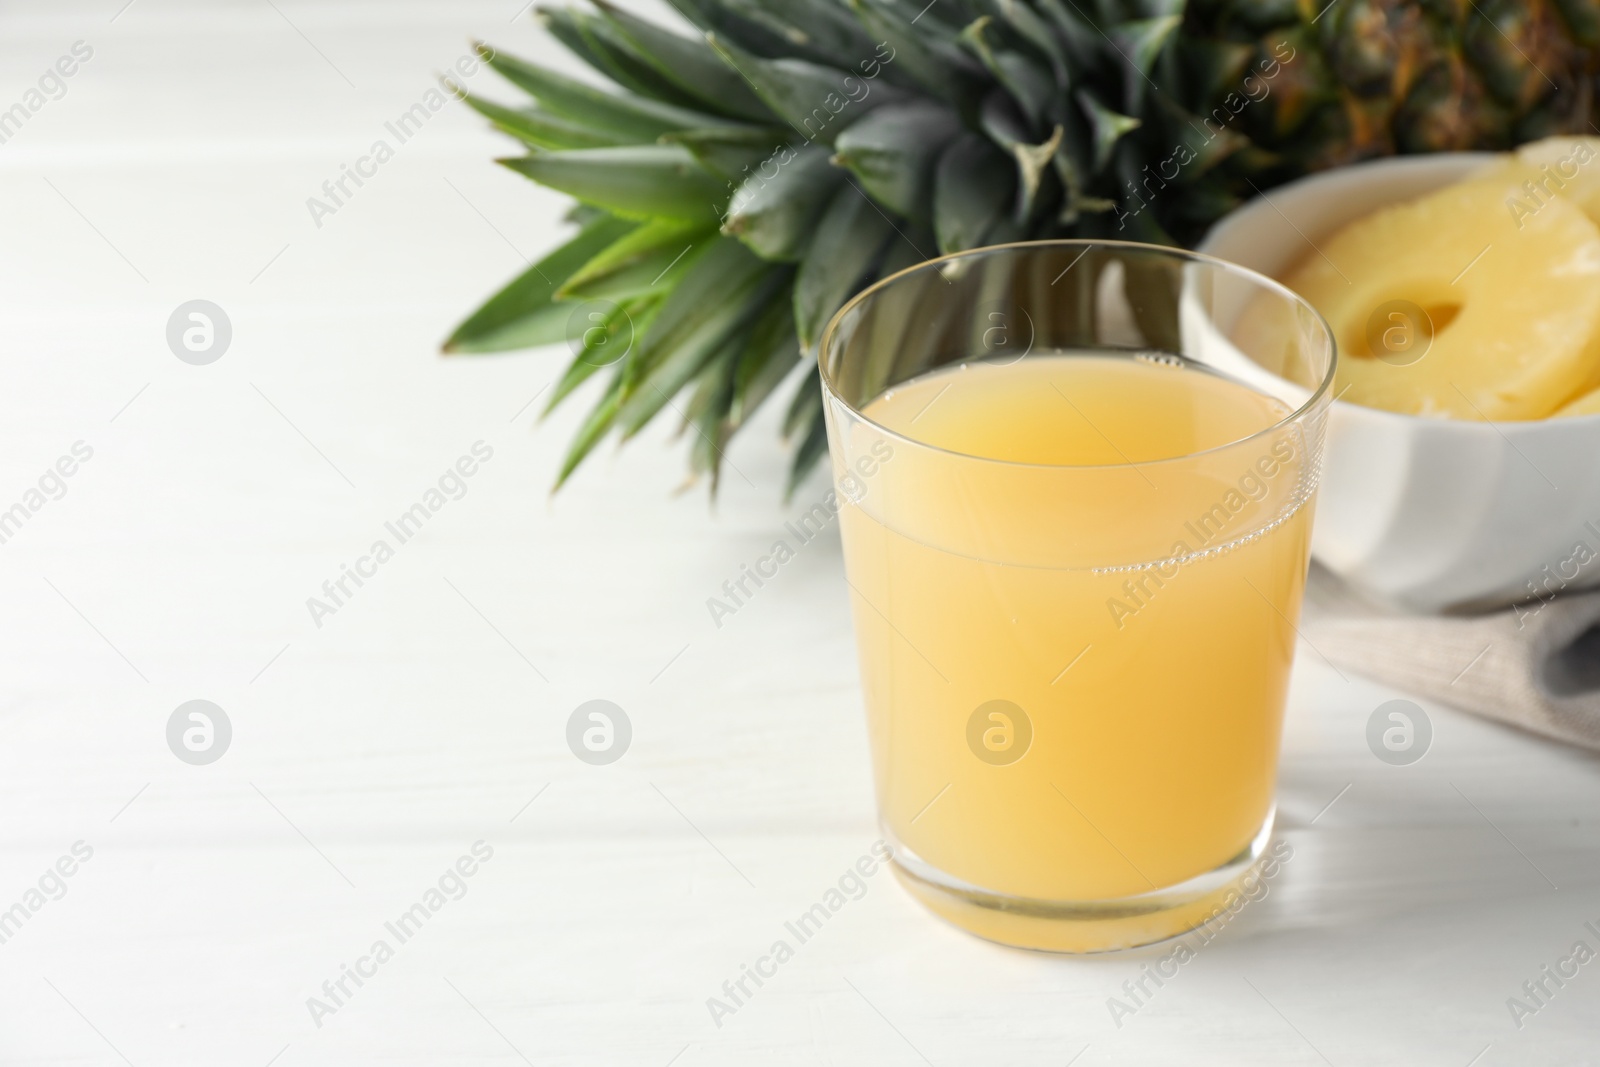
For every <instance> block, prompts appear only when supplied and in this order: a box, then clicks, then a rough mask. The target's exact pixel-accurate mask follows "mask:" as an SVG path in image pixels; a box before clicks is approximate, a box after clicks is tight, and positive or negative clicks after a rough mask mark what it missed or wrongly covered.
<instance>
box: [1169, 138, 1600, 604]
mask: <svg viewBox="0 0 1600 1067" xmlns="http://www.w3.org/2000/svg"><path fill="white" fill-rule="evenodd" d="M1493 158H1494V157H1492V156H1489V155H1483V154H1478V153H1450V154H1440V155H1432V156H1413V157H1406V158H1395V159H1384V160H1377V161H1374V162H1370V163H1362V164H1357V165H1355V166H1351V167H1344V168H1341V169H1339V170H1334V171H1329V172H1327V173H1324V174H1318V175H1314V176H1312V177H1310V178H1304V179H1302V180H1300V181H1298V182H1294V183H1293V184H1290V185H1285V186H1282V187H1280V188H1278V189H1274V190H1272V191H1270V192H1269V193H1267V194H1266V195H1265V196H1262V197H1258V198H1257V199H1255V200H1253V201H1251V202H1250V203H1248V204H1246V205H1244V206H1243V207H1241V208H1239V209H1238V210H1236V211H1233V212H1231V213H1230V214H1229V215H1227V216H1226V217H1224V218H1223V219H1222V220H1221V221H1220V222H1218V223H1217V225H1216V226H1215V227H1213V228H1212V230H1211V232H1210V233H1209V234H1208V235H1207V236H1206V239H1205V241H1204V243H1202V244H1201V245H1200V248H1199V250H1200V251H1201V252H1206V253H1209V254H1210V255H1214V256H1218V257H1220V258H1222V259H1227V260H1232V261H1233V262H1235V263H1238V264H1240V265H1242V266H1246V267H1250V268H1251V269H1253V270H1257V271H1260V272H1261V273H1263V274H1266V275H1269V276H1272V277H1280V276H1281V275H1283V274H1284V273H1285V272H1287V271H1288V270H1289V269H1290V268H1292V267H1293V266H1295V265H1296V264H1297V263H1299V262H1300V261H1301V260H1302V259H1304V258H1305V257H1306V256H1308V255H1314V254H1315V252H1314V250H1313V248H1312V245H1313V243H1318V244H1320V243H1321V242H1322V240H1323V239H1324V238H1325V237H1328V236H1330V235H1331V234H1332V233H1333V232H1334V231H1335V230H1337V229H1338V228H1339V227H1341V226H1342V225H1344V224H1345V223H1347V222H1351V221H1353V220H1354V219H1356V218H1359V217H1360V216H1362V215H1364V214H1367V213H1368V212H1370V211H1372V210H1374V209H1375V208H1378V207H1381V206H1383V205H1385V204H1390V203H1394V202H1396V201H1400V200H1407V199H1410V198H1412V197H1416V196H1419V195H1421V194H1423V193H1426V192H1428V191H1430V190H1433V189H1436V188H1438V187H1440V186H1443V185H1448V184H1450V183H1452V182H1454V181H1457V180H1459V179H1460V178H1462V177H1464V176H1466V175H1467V174H1469V173H1471V172H1472V171H1473V170H1475V169H1477V168H1479V167H1482V166H1483V165H1484V164H1485V163H1487V162H1488V161H1489V160H1491V159H1493ZM1580 546H1581V549H1580ZM1313 553H1314V554H1315V556H1316V558H1317V559H1318V560H1319V561H1320V562H1321V563H1322V564H1323V565H1324V566H1326V567H1327V568H1328V569H1329V570H1331V571H1333V572H1334V573H1336V574H1338V575H1340V576H1342V577H1343V578H1345V579H1346V580H1347V581H1349V582H1350V583H1352V584H1353V585H1355V586H1356V587H1357V588H1359V589H1361V590H1362V591H1364V592H1365V593H1366V594H1367V595H1369V596H1371V597H1373V598H1374V599H1377V600H1381V601H1386V602H1389V603H1392V604H1397V605H1400V606H1403V607H1407V608H1410V609H1412V610H1417V611H1442V610H1448V609H1453V608H1455V609H1476V608H1488V607H1496V606H1503V605H1505V604H1510V603H1513V602H1515V601H1519V600H1527V599H1530V598H1532V597H1534V596H1539V597H1547V596H1549V595H1551V594H1553V593H1555V592H1558V591H1561V590H1563V589H1566V590H1572V589H1577V588H1581V587H1584V586H1590V585H1594V584H1596V583H1597V582H1600V562H1596V563H1594V564H1592V565H1588V566H1584V565H1583V564H1584V562H1585V561H1587V560H1588V559H1590V558H1591V557H1600V416H1597V415H1590V416H1580V417H1576V418H1564V419H1551V420H1545V421H1539V422H1494V423H1486V422H1466V421H1459V420H1446V419H1425V418H1420V417H1417V416H1413V415H1398V414H1395V413H1392V412H1387V411H1378V410H1376V409H1373V408H1365V407H1360V406H1358V405H1355V404H1348V403H1343V402H1336V403H1335V404H1334V405H1333V410H1332V412H1331V413H1330V417H1329V422H1328V443H1327V455H1326V460H1325V467H1324V472H1323V479H1322V488H1321V492H1320V494H1319V498H1318V503H1317V519H1316V532H1315V535H1314V539H1313Z"/></svg>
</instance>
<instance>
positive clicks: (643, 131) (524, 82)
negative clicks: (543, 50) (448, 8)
mask: <svg viewBox="0 0 1600 1067" xmlns="http://www.w3.org/2000/svg"><path fill="white" fill-rule="evenodd" d="M478 55H479V56H481V57H482V58H483V60H484V62H486V63H488V64H489V66H491V67H493V68H494V69H495V70H496V71H497V72H499V73H500V74H501V75H502V76H503V77H504V78H505V79H506V80H507V81H509V82H511V84H513V85H515V86H516V87H517V88H519V89H521V90H522V91H524V92H526V93H528V94H529V95H530V96H532V97H533V98H534V99H536V100H538V101H539V103H540V104H542V105H543V106H544V107H545V108H546V109H547V110H549V111H552V112H554V113H556V114H557V115H560V116H562V117H563V118H566V119H568V120H570V121H572V122H576V123H578V124H580V125H582V126H587V127H592V128H594V129H598V130H605V131H608V132H610V133H613V134H617V135H620V136H621V137H624V138H626V139H627V140H630V141H653V140H655V139H656V138H657V137H660V136H661V135H662V134H664V133H668V132H670V131H672V130H689V129H696V128H699V127H705V126H716V125H718V124H719V123H721V122H723V121H726V120H723V119H720V118H718V117H716V116H714V115H707V114H705V113H704V112H700V111H691V110H689V109H687V108H681V107H676V106H674V105H672V104H663V103H661V102H660V101H657V100H650V99H647V98H645V97H641V96H619V95H617V94H616V93H608V92H604V91H602V90H600V89H596V88H594V87H593V86H590V85H586V84H584V83H583V82H580V81H578V80H576V79H574V78H569V77H567V76H566V75H565V74H557V73H556V72H555V71H553V70H549V69H547V68H545V67H541V66H538V65H537V64H534V63H529V62H527V61H526V60H522V59H518V58H516V57H515V56H511V55H507V54H506V53H504V52H496V51H494V50H493V49H491V48H490V47H489V46H488V45H485V44H481V43H480V44H479V45H478Z"/></svg>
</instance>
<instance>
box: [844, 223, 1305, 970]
mask: <svg viewBox="0 0 1600 1067" xmlns="http://www.w3.org/2000/svg"><path fill="white" fill-rule="evenodd" d="M818 359H819V363H820V371H821V379H822V390H823V401H824V406H825V409H826V417H827V426H828V439H829V445H830V454H831V458H832V464H833V474H834V481H835V487H836V499H837V501H838V504H839V508H840V518H841V533H842V537H843V542H844V561H845V570H846V576H847V580H848V583H849V589H848V595H849V597H850V600H851V605H852V612H853V619H854V624H855V634H856V642H857V647H858V652H859V658H860V669H861V680H862V688H863V695H864V700H865V704H866V712H867V721H868V726H869V733H870V741H871V750H872V761H873V772H874V781H875V785H876V791H877V802H878V811H879V818H880V822H881V825H882V830H883V834H884V837H885V840H886V841H887V843H888V844H889V846H890V848H891V849H892V852H893V861H892V863H893V867H894V869H895V872H896V874H897V875H898V876H899V877H900V880H901V881H902V882H903V883H904V884H905V885H906V887H907V888H908V889H909V890H910V891H911V892H912V893H913V894H914V895H915V896H916V897H918V898H919V899H920V900H921V901H922V902H923V903H924V904H925V905H926V906H927V907H929V908H930V909H931V910H933V911H934V912H935V913H937V914H939V915H940V916H942V917H944V918H945V919H947V920H949V921H951V922H953V923H955V924H956V925H958V926H961V927H963V928H965V929H967V930H969V931H971V932H973V933H976V934H978V935H980V936H983V937H986V938H989V939H991V940H995V941H999V942H1003V943H1007V944H1013V945H1020V946H1026V947H1030V948H1038V949H1049V950H1055V951H1066V952H1094V951H1105V950H1110V949H1118V948H1127V947H1132V946H1136V945H1142V944H1148V943H1151V942H1154V941H1159V940H1163V939H1166V938H1169V937H1173V936H1176V935H1178V934H1180V933H1182V932H1184V931H1186V930H1189V929H1192V928H1194V927H1196V926H1199V925H1201V924H1203V923H1206V922H1207V921H1209V920H1212V919H1214V918H1216V917H1217V916H1219V915H1221V914H1223V913H1224V912H1230V911H1231V909H1233V908H1234V906H1235V903H1234V902H1235V901H1237V900H1238V899H1239V896H1240V893H1241V886H1242V885H1246V884H1251V883H1250V881H1249V880H1250V879H1252V878H1258V877H1260V874H1259V870H1260V867H1261V865H1262V864H1263V862H1265V860H1266V856H1265V852H1266V849H1267V846H1268V844H1269V841H1270V837H1271V832H1272V820H1273V793H1274V788H1275V780H1276V775H1277V762H1278V748H1279V739H1280V734H1281V727H1282V721H1283V712H1284V703H1285V698H1286V692H1287V688H1288V684H1289V675H1290V667H1291V664H1292V661H1293V657H1294V648H1295V638H1296V621H1297V619H1298V616H1299V612H1300V603H1301V599H1302V594H1303V591H1304V583H1305V578H1306V571H1307V566H1308V557H1309V542H1310V531H1311V518H1312V510H1313V504H1314V497H1315V493H1316V486H1317V480H1318V472H1319V467H1320V457H1321V452H1322V446H1323V430H1324V423H1325V420H1326V413H1327V410H1328V407H1329V404H1330V403H1331V400H1330V396H1329V384H1330V382H1331V381H1332V379H1333V367H1334V346H1333V341H1332V338H1331V336H1330V333H1329V330H1328V327H1327V324H1326V323H1325V322H1324V321H1323V319H1322V317H1321V316H1320V315H1318V314H1317V312H1316V311H1315V310H1314V309H1313V308H1312V307H1310V306H1309V305H1308V304H1306V303H1305V301H1303V300H1302V299H1300V298H1299V297H1298V296H1296V295H1295V294H1294V293H1293V292H1291V291H1289V290H1288V289H1286V288H1284V287H1283V286H1282V285H1279V284H1278V283H1276V282H1274V281H1272V280H1271V279H1269V278H1266V277H1263V276H1261V275H1259V274H1256V273H1254V272H1252V271H1249V270H1246V269H1244V268H1241V267H1237V266H1234V265H1232V264H1229V263H1227V262H1225V261H1222V260H1218V259H1213V258H1210V257H1207V256H1203V255H1197V254H1193V253H1188V252H1183V251H1178V250H1174V249H1170V248H1161V247H1155V246H1149V245H1139V244H1131V243H1124V242H1112V241H1045V242H1030V243H1023V244H1012V245H1003V246H997V247H992V248H980V249H976V250H973V251H970V252H963V253H959V254H956V255H951V256H946V257H943V258H941V259H935V260H930V261H928V262H926V263H923V264H921V265H919V266H916V267H913V268H911V269H909V270H906V271H903V272H901V273H899V274H896V275H894V276H892V277H890V278H887V279H885V280H883V281H881V282H879V283H877V284H876V285H874V286H873V287H871V288H870V289H868V290H866V291H865V292H863V293H862V294H860V295H859V296H857V297H856V298H855V299H854V300H853V301H852V302H850V303H849V304H847V305H846V306H845V307H844V308H843V309H841V310H840V312H839V313H838V315H836V316H835V317H834V319H833V321H832V322H831V323H830V324H829V326H828V329H827V330H826V332H825V334H824V336H823V339H822V343H821V345H820V350H819V357H818ZM1040 359H1051V360H1054V361H1056V362H1053V363H1050V364H1039V363H1030V362H1029V361H1037V360H1040ZM1085 359H1088V360H1092V361H1094V366H1095V367H1100V368H1104V367H1106V366H1107V365H1108V364H1107V361H1108V360H1110V361H1116V366H1115V367H1112V368H1111V369H1113V370H1115V369H1117V368H1118V367H1124V365H1125V364H1127V363H1134V364H1139V365H1141V366H1142V367H1143V368H1145V369H1144V370H1139V372H1138V373H1137V374H1132V373H1131V372H1129V373H1130V376H1128V377H1127V382H1126V384H1127V388H1120V389H1119V390H1109V391H1108V389H1107V388H1104V387H1102V388H1099V389H1098V391H1096V392H1094V394H1093V397H1090V394H1089V393H1088V392H1084V393H1083V394H1082V396H1081V397H1080V398H1079V399H1078V400H1076V401H1075V399H1074V389H1075V388H1077V387H1076V386H1075V384H1074V383H1076V382H1078V381H1079V379H1080V376H1077V375H1074V374H1072V373H1065V372H1070V371H1073V370H1074V369H1080V370H1081V369H1085V368H1087V369H1093V368H1090V367H1089V364H1086V363H1081V362H1077V361H1081V360H1085ZM957 368H959V369H957ZM1041 368H1043V369H1046V370H1048V371H1049V374H1047V375H1045V377H1050V376H1051V375H1056V370H1055V369H1052V368H1059V369H1060V370H1061V371H1062V372H1063V374H1061V375H1056V376H1057V377H1061V380H1062V382H1064V383H1065V384H1061V383H1057V382H1056V381H1055V380H1054V378H1051V380H1050V381H1049V382H1046V381H1045V380H1044V378H1041V377H1040V376H1039V375H1038V374H1031V375H1030V376H1028V377H1026V378H1022V377H1016V375H1018V373H1019V372H1020V371H1030V372H1032V371H1038V370H1040V369H1041ZM1157 370H1166V371H1170V372H1171V373H1172V374H1174V375H1190V376H1191V377H1190V378H1181V379H1180V378H1161V377H1160V376H1158V375H1155V371H1157ZM1096 373H1099V372H1098V371H1097V372H1096ZM930 374H937V375H943V376H944V377H943V378H942V379H938V380H939V381H943V382H944V383H945V388H943V389H940V390H937V391H934V390H933V388H932V386H931V385H928V386H921V387H919V386H917V385H915V384H913V383H915V382H916V380H918V379H920V378H922V376H925V375H930ZM1001 375H1009V376H1013V377H1012V378H1010V379H1009V380H1003V379H1001V378H1000V377H997V376H1001ZM1201 379H1204V380H1203V381H1202V380H1201ZM1084 380H1085V381H1087V380H1088V379H1084ZM1007 381H1009V382H1010V383H1012V384H1011V388H1012V389H1013V393H1012V394H1009V395H1011V396H1012V398H1013V408H1014V409H1015V411H1016V412H1017V413H1018V414H1017V417H1016V420H1015V421H1016V422H1017V423H1018V424H1019V425H1021V424H1022V423H1023V422H1025V421H1026V420H1025V419H1024V418H1023V415H1022V412H1023V411H1024V409H1026V410H1027V411H1030V412H1034V413H1035V415H1036V414H1037V412H1038V411H1040V410H1044V409H1042V408H1040V407H1039V405H1044V404H1052V403H1054V404H1058V406H1059V417H1060V418H1061V419H1062V420H1064V421H1063V425H1066V422H1065V420H1074V421H1073V422H1072V425H1074V426H1077V427H1078V428H1079V430H1080V431H1082V432H1084V433H1088V430H1085V429H1084V427H1085V426H1089V427H1093V428H1098V427H1097V425H1096V420H1097V419H1098V420H1100V421H1101V422H1105V423H1106V424H1107V425H1112V424H1114V425H1115V426H1117V427H1118V431H1117V433H1120V434H1121V435H1122V437H1123V439H1122V440H1115V439H1113V437H1115V436H1116V435H1115V434H1113V435H1107V434H1103V433H1102V434H1101V435H1100V436H1101V437H1104V438H1105V444H1106V445H1108V446H1110V449H1111V450H1113V451H1114V453H1115V456H1116V457H1117V458H1116V460H1115V461H1114V462H1106V461H1103V457H1102V458H1101V459H1100V460H1097V461H1096V462H1093V463H1082V464H1080V463H1075V462H1060V461H1056V462H1022V461H1019V460H1017V459H1016V458H1015V456H1009V457H1006V456H1002V457H998V458H997V457H996V456H995V455H986V454H984V449H982V448H961V447H948V446H947V444H946V443H940V442H939V441H938V440H929V439H927V438H928V437H930V436H934V435H933V434H932V433H931V427H933V426H934V425H935V424H938V425H941V426H943V427H944V428H945V429H946V430H950V429H951V428H952V427H954V428H955V429H957V430H960V429H963V423H962V422H961V419H962V418H963V417H965V416H964V415H963V412H964V410H965V409H964V408H962V407H961V404H962V403H964V400H963V397H966V396H968V395H970V394H971V391H972V389H976V388H979V387H985V388H987V386H988V385H989V384H993V383H998V384H1001V385H1005V384H1007ZM1114 381H1116V382H1121V381H1123V379H1122V378H1120V377H1119V378H1115V379H1114ZM1174 382H1176V383H1178V384H1180V385H1181V384H1182V383H1185V382H1193V383H1194V384H1196V385H1197V386H1198V385H1206V384H1207V383H1212V385H1213V386H1214V387H1208V388H1197V389H1196V390H1195V391H1194V393H1193V395H1192V397H1189V395H1188V394H1187V393H1184V394H1182V395H1183V396H1184V397H1185V398H1186V399H1185V400H1184V402H1183V405H1184V406H1183V407H1182V410H1181V413H1180V416H1179V417H1178V419H1177V421H1178V422H1181V423H1183V426H1181V427H1178V429H1181V430H1182V431H1183V432H1185V433H1188V432H1190V431H1191V430H1192V431H1193V432H1194V433H1195V434H1198V435H1201V436H1202V437H1203V436H1204V434H1205V433H1207V432H1209V433H1212V434H1213V436H1214V435H1215V434H1216V433H1218V432H1222V431H1219V430H1218V429H1217V427H1219V426H1224V425H1231V424H1228V423H1227V421H1226V418H1227V416H1226V412H1224V411H1222V407H1223V405H1222V403H1221V399H1219V398H1224V393H1226V396H1227V397H1233V398H1234V399H1235V400H1237V399H1238V397H1239V395H1241V394H1240V391H1241V390H1246V391H1248V393H1249V395H1250V400H1251V402H1252V403H1259V404H1261V405H1263V406H1264V407H1263V410H1266V411H1268V412H1269V414H1268V416H1267V417H1265V418H1264V419H1263V421H1262V423H1261V428H1259V429H1256V430H1254V431H1252V432H1248V433H1241V434H1240V435H1239V436H1238V437H1237V439H1233V438H1231V437H1230V438H1226V439H1223V440H1221V441H1220V442H1213V443H1212V444H1210V445H1209V446H1207V447H1203V448H1197V449H1195V450H1192V451H1185V452H1183V453H1182V454H1164V453H1162V452H1161V450H1160V447H1159V446H1157V445H1152V444H1151V443H1150V442H1149V441H1143V440H1139V439H1136V435H1133V434H1132V431H1130V430H1128V429H1127V427H1130V426H1133V427H1137V426H1138V425H1139V418H1140V411H1141V407H1140V405H1142V404H1147V405H1152V406H1154V405H1156V404H1157V401H1158V399H1159V400H1160V403H1161V404H1164V405H1166V406H1167V407H1168V408H1170V407H1171V403H1172V394H1171V389H1172V387H1173V386H1172V383H1174ZM1015 383H1022V384H1021V385H1018V384H1015ZM1046 385H1048V386H1049V388H1050V389H1051V390H1052V391H1053V392H1054V393H1056V394H1058V396H1057V397H1052V396H1049V395H1048V394H1045V393H1044V389H1045V387H1046ZM1157 386H1159V387H1160V389H1161V390H1162V391H1163V392H1162V397H1161V398H1158V397H1157V396H1156V393H1155V392H1154V391H1152V390H1154V389H1155V387H1157ZM969 387H970V388H969ZM917 388H921V390H922V393H926V394H928V396H929V399H928V400H927V407H926V409H924V410H925V411H928V412H933V413H934V417H929V416H927V415H925V414H923V413H922V412H918V413H917V414H916V415H915V416H914V417H912V418H910V419H909V421H907V420H906V418H905V412H902V413H901V415H900V416H899V419H900V421H899V423H898V424H897V425H895V426H891V425H887V424H885V422H884V421H881V420H879V419H878V418H877V417H875V415H874V414H873V410H876V408H875V402H880V401H881V402H882V403H885V404H887V403H889V402H891V401H893V400H895V398H896V397H897V396H900V397H903V395H905V394H904V393H903V391H904V390H908V389H910V390H913V391H915V390H916V389H917ZM1219 389H1221V390H1224V392H1219V391H1218V390H1219ZM922 393H918V394H917V395H918V396H921V395H922ZM1091 399H1092V400H1093V404H1091V403H1090V400H1091ZM918 403H919V404H920V403H921V401H920V400H919V401H918ZM939 405H947V407H946V409H945V410H944V411H940V410H939ZM949 405H955V406H954V407H949ZM1163 410H1165V409H1163ZM1107 412H1109V413H1110V414H1106V413H1107ZM1113 416H1114V418H1113ZM971 417H972V419H974V420H987V421H989V422H991V423H1001V424H1003V423H1006V422H1008V421H1011V420H1010V419H1009V417H1008V415H1007V411H1005V410H1002V411H1000V412H998V413H997V412H996V411H994V410H992V409H983V408H981V407H979V408H974V409H973V414H972V416H971ZM1051 417H1054V416H1051ZM1108 420H1109V421H1108ZM1185 420H1189V421H1185ZM1171 421H1172V420H1170V419H1167V418H1166V417H1165V416H1163V418H1162V422H1161V425H1160V426H1158V427H1156V426H1153V427H1152V433H1154V432H1155V430H1158V429H1159V430H1160V432H1161V434H1165V433H1166V432H1167V431H1168V430H1171V429H1172V428H1173V427H1171V426H1169V425H1168V423H1170V422H1171ZM923 427H929V428H930V432H929V433H927V434H923V435H922V436H920V437H919V434H922V433H923ZM973 429H974V434H973V435H969V436H974V437H975V438H976V439H986V438H985V433H987V434H988V437H994V436H995V435H996V434H999V435H1000V437H1004V435H1005V433H1006V432H1009V431H1011V430H1013V429H1014V427H1008V426H1005V425H995V426H989V427H984V428H982V429H984V431H985V433H977V432H976V431H977V429H979V428H977V427H974V428H973ZM1152 449H1154V451H1153V452H1152Z"/></svg>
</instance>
